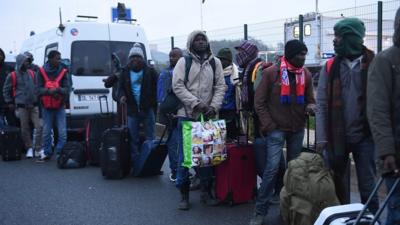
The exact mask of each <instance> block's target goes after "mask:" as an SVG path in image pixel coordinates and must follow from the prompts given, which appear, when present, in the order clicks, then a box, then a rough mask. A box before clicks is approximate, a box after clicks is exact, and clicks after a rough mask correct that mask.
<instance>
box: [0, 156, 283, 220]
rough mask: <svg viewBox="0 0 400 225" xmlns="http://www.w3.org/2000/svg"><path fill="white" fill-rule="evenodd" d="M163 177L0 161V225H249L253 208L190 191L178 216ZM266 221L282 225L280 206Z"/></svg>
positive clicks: (176, 197)
mask: <svg viewBox="0 0 400 225" xmlns="http://www.w3.org/2000/svg"><path fill="white" fill-rule="evenodd" d="M164 171H165V175H162V176H156V177H148V178H134V177H127V178H125V179H123V180H105V179H103V177H102V176H101V174H100V170H99V168H97V167H92V166H87V167H86V168H83V169H72V170H60V169H57V167H56V163H55V160H54V159H53V161H51V162H48V163H36V162H35V161H34V160H28V159H24V160H21V161H15V162H3V161H0V224H1V225H11V224H18V225H20V224H40V225H47V224H49V225H63V224H68V225H71V224H96V225H101V224H113V225H114V224H115V225H117V224H118V225H119V224H134V225H180V224H181V225H202V224H210V225H213V224H221V225H224V224H226V225H228V224H229V225H235V224H238V225H239V224H240V225H243V224H248V221H249V219H250V217H251V215H252V210H253V207H254V203H248V204H242V205H236V206H233V207H230V206H227V205H222V206H217V207H207V206H203V205H201V204H200V202H199V192H198V191H196V192H191V197H190V199H191V204H192V208H191V210H190V211H186V212H185V211H179V210H177V209H176V205H177V203H178V201H179V194H178V191H177V189H176V188H175V187H174V185H173V184H172V183H171V182H170V181H169V179H168V173H169V169H168V167H167V163H165V164H164ZM265 222H267V223H268V224H274V225H280V224H281V222H280V218H279V210H278V206H273V207H272V208H271V210H270V214H269V216H268V217H267V218H266V220H265Z"/></svg>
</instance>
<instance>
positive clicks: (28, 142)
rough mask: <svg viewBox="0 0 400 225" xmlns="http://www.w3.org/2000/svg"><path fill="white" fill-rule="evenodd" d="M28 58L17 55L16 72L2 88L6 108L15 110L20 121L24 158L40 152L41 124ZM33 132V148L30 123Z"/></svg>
mask: <svg viewBox="0 0 400 225" xmlns="http://www.w3.org/2000/svg"><path fill="white" fill-rule="evenodd" d="M28 65H29V62H28V58H27V57H26V56H25V55H24V54H19V55H18V56H17V58H16V70H15V71H14V72H11V73H10V74H9V75H8V76H7V79H6V81H5V84H4V87H3V96H4V101H5V102H6V104H7V105H8V106H9V107H8V108H16V114H17V117H18V118H19V119H20V121H21V135H22V140H23V142H24V145H25V148H26V150H27V152H26V157H27V158H32V157H33V156H34V154H35V155H37V156H39V155H40V151H41V150H42V122H41V120H40V119H39V107H38V99H37V89H36V77H35V73H34V72H33V71H32V70H30V69H28ZM31 122H32V123H33V125H34V128H35V129H36V132H35V137H34V138H35V146H32V133H31V127H30V123H31Z"/></svg>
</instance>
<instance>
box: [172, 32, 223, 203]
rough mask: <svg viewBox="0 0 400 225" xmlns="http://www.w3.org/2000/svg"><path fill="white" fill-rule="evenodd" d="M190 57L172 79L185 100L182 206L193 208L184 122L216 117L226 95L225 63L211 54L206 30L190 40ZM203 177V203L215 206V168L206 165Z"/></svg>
mask: <svg viewBox="0 0 400 225" xmlns="http://www.w3.org/2000/svg"><path fill="white" fill-rule="evenodd" d="M187 49H188V51H189V56H186V57H182V58H181V59H179V61H178V63H177V64H176V66H175V69H174V72H173V78H172V87H173V91H174V93H175V94H176V96H177V97H178V98H179V100H180V101H181V103H182V107H181V108H180V109H179V110H178V114H177V116H178V127H177V130H178V146H179V149H178V171H177V172H178V173H177V180H176V186H177V187H178V188H179V190H180V193H181V201H180V203H179V206H178V209H180V210H188V209H189V189H190V181H189V171H188V169H187V168H185V167H183V166H182V162H183V157H184V155H183V135H182V123H183V121H187V120H196V119H197V118H198V117H199V115H200V114H203V115H204V116H205V117H206V118H214V117H215V115H216V114H217V112H218V110H219V108H220V107H221V104H222V101H223V99H224V94H225V88H226V85H225V81H224V75H223V71H222V65H221V62H220V60H219V59H218V58H216V57H214V56H213V54H212V53H211V49H210V42H209V40H208V38H207V36H206V34H205V33H204V32H202V31H193V32H192V33H191V34H190V35H189V37H188V41H187ZM197 171H198V173H199V177H200V180H201V202H202V203H204V204H206V205H215V204H216V203H217V201H216V199H215V198H214V196H213V194H212V187H213V178H212V177H213V168H212V167H202V168H199V169H198V170H197Z"/></svg>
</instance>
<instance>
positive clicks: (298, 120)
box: [250, 40, 315, 225]
mask: <svg viewBox="0 0 400 225" xmlns="http://www.w3.org/2000/svg"><path fill="white" fill-rule="evenodd" d="M307 51H308V50H307V47H306V45H305V44H304V43H302V42H300V41H299V40H291V41H288V42H287V43H286V45H285V55H284V56H283V57H281V59H280V60H279V61H278V63H277V64H275V65H273V66H271V67H268V68H267V69H264V71H263V76H262V78H261V81H260V84H259V86H258V87H257V89H256V92H255V96H254V108H255V111H256V113H257V115H258V118H260V129H259V133H260V134H261V135H262V136H264V137H265V138H266V143H267V146H266V152H267V154H266V157H267V159H266V160H267V162H266V166H265V169H264V174H263V177H262V182H261V184H260V188H259V189H258V195H257V199H256V207H255V212H254V216H253V218H252V219H251V221H250V224H251V225H261V224H263V220H264V217H265V215H266V214H267V213H268V208H269V205H270V200H271V197H272V194H271V193H273V188H274V187H275V183H276V181H277V179H278V174H279V173H278V171H279V168H280V163H281V160H282V157H283V154H282V152H283V146H284V144H285V142H286V146H287V152H286V154H287V157H286V158H287V161H290V160H292V159H294V158H296V157H297V156H298V155H299V154H300V152H301V150H302V147H303V138H304V128H305V122H306V115H307V114H308V113H311V112H313V110H314V108H315V99H314V93H313V86H312V79H311V73H310V72H309V71H308V70H307V69H306V68H305V67H304V62H305V59H306V54H307Z"/></svg>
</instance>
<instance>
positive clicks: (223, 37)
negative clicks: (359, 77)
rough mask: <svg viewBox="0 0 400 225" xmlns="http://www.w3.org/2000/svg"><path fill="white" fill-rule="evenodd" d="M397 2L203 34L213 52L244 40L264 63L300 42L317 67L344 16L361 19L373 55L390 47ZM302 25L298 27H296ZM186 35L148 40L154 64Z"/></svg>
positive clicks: (399, 1)
mask: <svg viewBox="0 0 400 225" xmlns="http://www.w3.org/2000/svg"><path fill="white" fill-rule="evenodd" d="M399 7H400V0H392V1H385V2H377V3H375V4H370V5H364V6H357V7H353V8H347V9H340V10H334V11H327V12H321V13H315V12H313V13H308V14H304V15H301V16H296V17H294V18H287V19H281V20H274V21H267V22H261V23H255V24H248V25H246V24H245V25H242V26H236V27H230V28H225V29H219V30H210V31H207V35H208V37H209V39H210V41H211V48H212V50H213V52H214V53H216V52H217V51H218V50H219V49H221V48H223V47H229V48H231V49H233V47H234V46H237V45H238V44H239V43H240V42H242V41H243V40H244V39H248V40H252V41H253V42H254V43H256V44H257V46H258V47H259V50H260V53H259V54H260V57H261V58H263V59H264V60H267V61H272V60H274V58H275V56H276V55H280V54H282V53H283V50H284V43H285V42H287V41H288V40H291V39H302V40H303V41H304V43H305V44H306V45H307V47H308V55H307V60H306V65H307V66H308V67H316V68H318V67H320V66H321V65H322V64H323V63H324V62H325V60H326V59H328V58H330V57H332V56H333V54H334V50H333V38H334V31H333V27H334V25H335V24H336V23H337V22H338V21H339V20H341V19H343V18H346V17H356V18H359V19H361V20H362V21H363V22H364V24H365V28H366V36H365V38H364V44H365V45H366V47H367V48H369V49H371V50H373V51H374V52H379V51H380V50H382V49H385V48H388V47H390V46H391V45H392V35H393V23H394V16H395V13H396V11H397V9H398V8H399ZM299 24H302V25H303V26H302V28H303V29H301V27H300V26H299ZM186 41H187V35H182V36H174V37H169V38H164V39H159V40H154V41H150V43H151V48H152V52H153V56H154V54H157V55H160V54H161V55H164V57H153V58H154V60H155V61H156V62H161V63H166V62H167V61H168V57H167V56H168V55H167V54H168V52H169V50H170V49H171V47H172V46H175V47H179V48H182V49H186Z"/></svg>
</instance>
